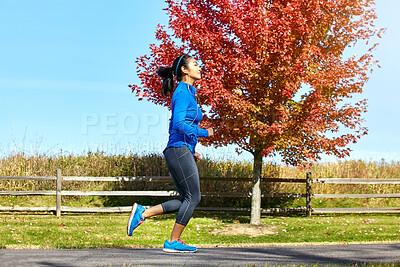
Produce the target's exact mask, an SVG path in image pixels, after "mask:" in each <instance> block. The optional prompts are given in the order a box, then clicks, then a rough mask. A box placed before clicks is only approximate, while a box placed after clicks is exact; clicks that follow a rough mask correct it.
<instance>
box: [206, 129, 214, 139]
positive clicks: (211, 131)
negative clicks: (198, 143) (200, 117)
mask: <svg viewBox="0 0 400 267" xmlns="http://www.w3.org/2000/svg"><path fill="white" fill-rule="evenodd" d="M207 131H208V137H211V136H213V135H214V130H213V128H208V129H207Z"/></svg>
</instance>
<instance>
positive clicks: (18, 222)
mask: <svg viewBox="0 0 400 267" xmlns="http://www.w3.org/2000/svg"><path fill="white" fill-rule="evenodd" d="M128 216H129V215H128V214H127V213H124V214H67V215H63V216H62V217H55V216H54V215H52V214H44V213H41V214H28V213H1V214H0V222H1V223H0V248H53V249H56V248H82V249H83V248H154V247H157V248H158V247H161V246H162V244H163V242H164V240H165V239H167V238H168V237H169V234H170V232H171V230H172V227H173V224H174V221H175V215H163V216H159V217H155V218H150V219H147V220H146V222H145V223H144V224H142V225H141V226H140V227H139V228H138V229H137V230H135V232H134V234H133V236H131V237H129V236H127V234H126V223H127V220H128ZM398 221H399V217H398V215H395V214H367V215H365V214H345V215H343V214H337V215H319V216H312V217H302V216H291V217H284V216H263V217H262V224H261V225H259V226H251V225H249V224H248V223H249V216H248V214H242V213H226V212H216V213H210V212H196V213H195V214H194V217H193V218H192V219H191V221H190V222H189V224H188V226H187V228H186V229H185V231H184V233H183V235H182V239H184V240H186V241H187V242H188V243H189V244H193V245H197V246H198V247H215V246H219V247H222V246H226V247H227V246H233V247H242V246H273V245H285V244H286V245H307V244H349V243H365V242H368V243H388V242H400V241H399V236H400V226H399V224H398Z"/></svg>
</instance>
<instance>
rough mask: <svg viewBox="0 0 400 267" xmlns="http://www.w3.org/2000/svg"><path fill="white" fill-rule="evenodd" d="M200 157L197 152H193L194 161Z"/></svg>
mask: <svg viewBox="0 0 400 267" xmlns="http://www.w3.org/2000/svg"><path fill="white" fill-rule="evenodd" d="M200 157H201V156H200V154H199V153H197V152H195V153H194V161H198V160H199V159H200Z"/></svg>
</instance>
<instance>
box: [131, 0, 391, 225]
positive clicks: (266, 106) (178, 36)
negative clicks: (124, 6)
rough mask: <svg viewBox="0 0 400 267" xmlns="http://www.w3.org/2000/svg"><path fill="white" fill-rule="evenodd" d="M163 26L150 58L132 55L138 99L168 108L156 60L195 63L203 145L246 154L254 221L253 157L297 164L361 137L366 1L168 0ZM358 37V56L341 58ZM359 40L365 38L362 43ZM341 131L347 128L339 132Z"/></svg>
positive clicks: (369, 1) (256, 180)
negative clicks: (206, 133) (209, 132)
mask: <svg viewBox="0 0 400 267" xmlns="http://www.w3.org/2000/svg"><path fill="white" fill-rule="evenodd" d="M166 2H167V4H168V7H167V8H166V11H167V12H168V14H169V17H170V21H169V27H168V28H169V29H170V30H171V32H170V33H168V31H167V30H166V29H165V27H164V26H161V25H159V26H158V29H157V30H156V39H157V40H158V41H160V44H159V45H155V44H153V45H150V49H151V54H150V56H142V57H139V58H138V59H137V64H138V76H139V78H140V79H141V85H140V86H139V85H130V87H131V88H132V92H135V93H136V95H137V96H140V97H146V98H147V100H148V101H152V102H154V103H156V104H160V105H164V106H167V107H169V106H170V101H171V97H170V96H169V97H162V95H161V85H162V82H161V79H160V78H159V77H158V76H157V75H156V70H157V69H158V67H159V66H170V65H172V62H173V60H174V59H175V58H176V57H177V56H179V55H181V54H190V55H192V56H193V57H194V58H195V59H196V60H197V61H198V62H199V63H201V67H202V80H201V81H199V82H198V86H199V88H200V89H199V90H198V97H199V104H201V108H202V110H203V112H204V111H205V110H204V107H206V106H209V107H210V112H209V113H206V114H207V115H206V116H204V117H203V121H202V128H208V127H212V128H214V130H215V133H214V136H213V137H212V138H207V139H202V140H200V143H201V144H203V145H214V146H215V147H219V146H224V145H228V144H236V145H237V146H238V149H237V152H238V153H241V152H242V151H243V150H245V151H248V152H250V153H252V154H253V156H254V168H253V186H252V207H251V210H252V211H251V223H253V224H258V223H259V222H260V213H261V212H260V211H261V204H260V203H261V192H260V179H261V171H262V159H263V157H266V156H276V155H279V156H280V157H281V158H282V160H283V162H284V163H286V164H291V165H296V166H306V165H309V164H312V163H313V162H314V161H315V160H318V159H320V155H321V154H327V155H335V156H337V157H338V158H343V157H345V156H348V155H349V153H350V149H349V148H348V147H347V146H348V144H350V143H356V142H357V141H358V139H359V138H360V137H362V136H363V135H365V134H367V129H366V128H365V127H363V126H362V122H363V118H362V114H363V113H364V112H365V111H366V107H367V102H366V100H365V99H364V100H360V101H352V100H351V98H352V96H354V95H357V94H361V93H362V91H363V86H364V85H365V83H366V82H367V80H368V74H369V72H370V71H372V68H373V66H374V65H375V64H376V61H374V59H373V55H372V52H373V50H374V48H375V47H376V45H377V43H374V44H369V43H368V41H370V40H371V39H372V38H374V37H375V36H378V37H380V34H381V33H382V32H383V31H384V30H383V29H379V28H376V27H375V25H374V21H375V19H376V13H375V9H374V1H373V0H180V1H173V0H167V1H166ZM360 42H362V45H364V47H365V53H364V54H362V55H359V56H357V55H354V56H350V57H345V53H344V52H345V50H346V48H348V47H354V46H355V45H356V44H358V43H360ZM364 42H365V43H364ZM343 129H346V134H343V133H341V131H342V130H343Z"/></svg>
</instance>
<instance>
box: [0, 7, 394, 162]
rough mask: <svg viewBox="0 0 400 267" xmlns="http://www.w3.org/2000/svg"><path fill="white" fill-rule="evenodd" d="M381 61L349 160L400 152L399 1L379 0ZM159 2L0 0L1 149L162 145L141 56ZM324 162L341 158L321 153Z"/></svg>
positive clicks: (220, 153)
mask: <svg viewBox="0 0 400 267" xmlns="http://www.w3.org/2000/svg"><path fill="white" fill-rule="evenodd" d="M376 2H377V5H376V8H377V13H378V21H377V24H378V26H379V27H385V28H387V33H386V35H384V36H383V38H382V39H381V40H380V46H379V47H378V49H377V51H376V52H375V55H376V59H379V60H380V65H381V68H380V69H376V70H375V71H374V72H373V73H372V74H371V76H370V81H369V82H368V84H367V85H366V86H365V91H364V94H363V97H365V98H367V99H368V100H369V109H368V113H367V114H366V115H365V119H366V123H365V125H366V126H367V127H368V128H369V134H368V135H367V136H365V137H363V138H362V139H361V140H360V141H359V143H357V144H355V145H352V146H351V148H352V149H353V152H352V154H351V156H350V159H364V160H377V161H378V160H381V159H382V158H384V159H385V160H387V161H392V160H394V161H398V160H400V152H399V151H400V141H399V139H398V133H399V131H400V124H399V123H398V122H399V120H398V116H399V115H400V112H399V103H400V91H399V90H398V88H399V86H398V81H397V79H398V78H399V74H400V72H399V67H398V62H400V56H399V53H397V50H398V47H399V43H400V34H399V33H400V29H399V22H400V19H399V16H398V14H400V1H397V0H385V1H383V0H377V1H376ZM165 6H166V4H165V3H164V1H160V0H147V1H135V0H115V1H105V0H35V1H32V0H0V92H1V98H0V129H1V131H0V154H1V155H2V156H5V155H8V154H10V153H13V152H19V151H25V152H27V153H45V154H54V155H58V154H60V153H63V154H70V153H72V154H81V153H86V152H87V151H89V150H90V151H98V150H100V151H104V152H106V153H108V154H125V153H139V154H146V153H148V152H154V153H161V152H162V150H163V149H164V148H165V145H166V143H167V140H168V134H167V131H168V119H169V116H170V113H169V111H168V110H167V109H166V108H162V107H160V106H157V105H155V104H153V103H151V102H147V101H138V99H137V98H136V97H135V96H134V95H133V94H131V93H130V89H129V88H128V86H127V85H128V84H137V83H138V82H139V80H138V78H137V76H136V64H135V62H134V61H135V59H136V58H137V57H138V56H141V55H144V54H148V53H149V44H151V43H155V34H154V32H155V29H156V26H157V24H159V23H160V24H164V25H167V24H168V17H167V15H166V13H165V11H163V10H162V9H163V8H165ZM197 151H198V152H199V153H201V154H203V155H207V156H209V157H211V158H214V159H239V160H251V159H252V156H251V154H249V153H247V152H244V153H242V154H241V155H240V156H237V154H236V153H235V152H234V147H223V148H218V149H215V148H212V147H210V148H206V147H202V146H200V145H198V147H197ZM324 160H334V159H332V158H324Z"/></svg>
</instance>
